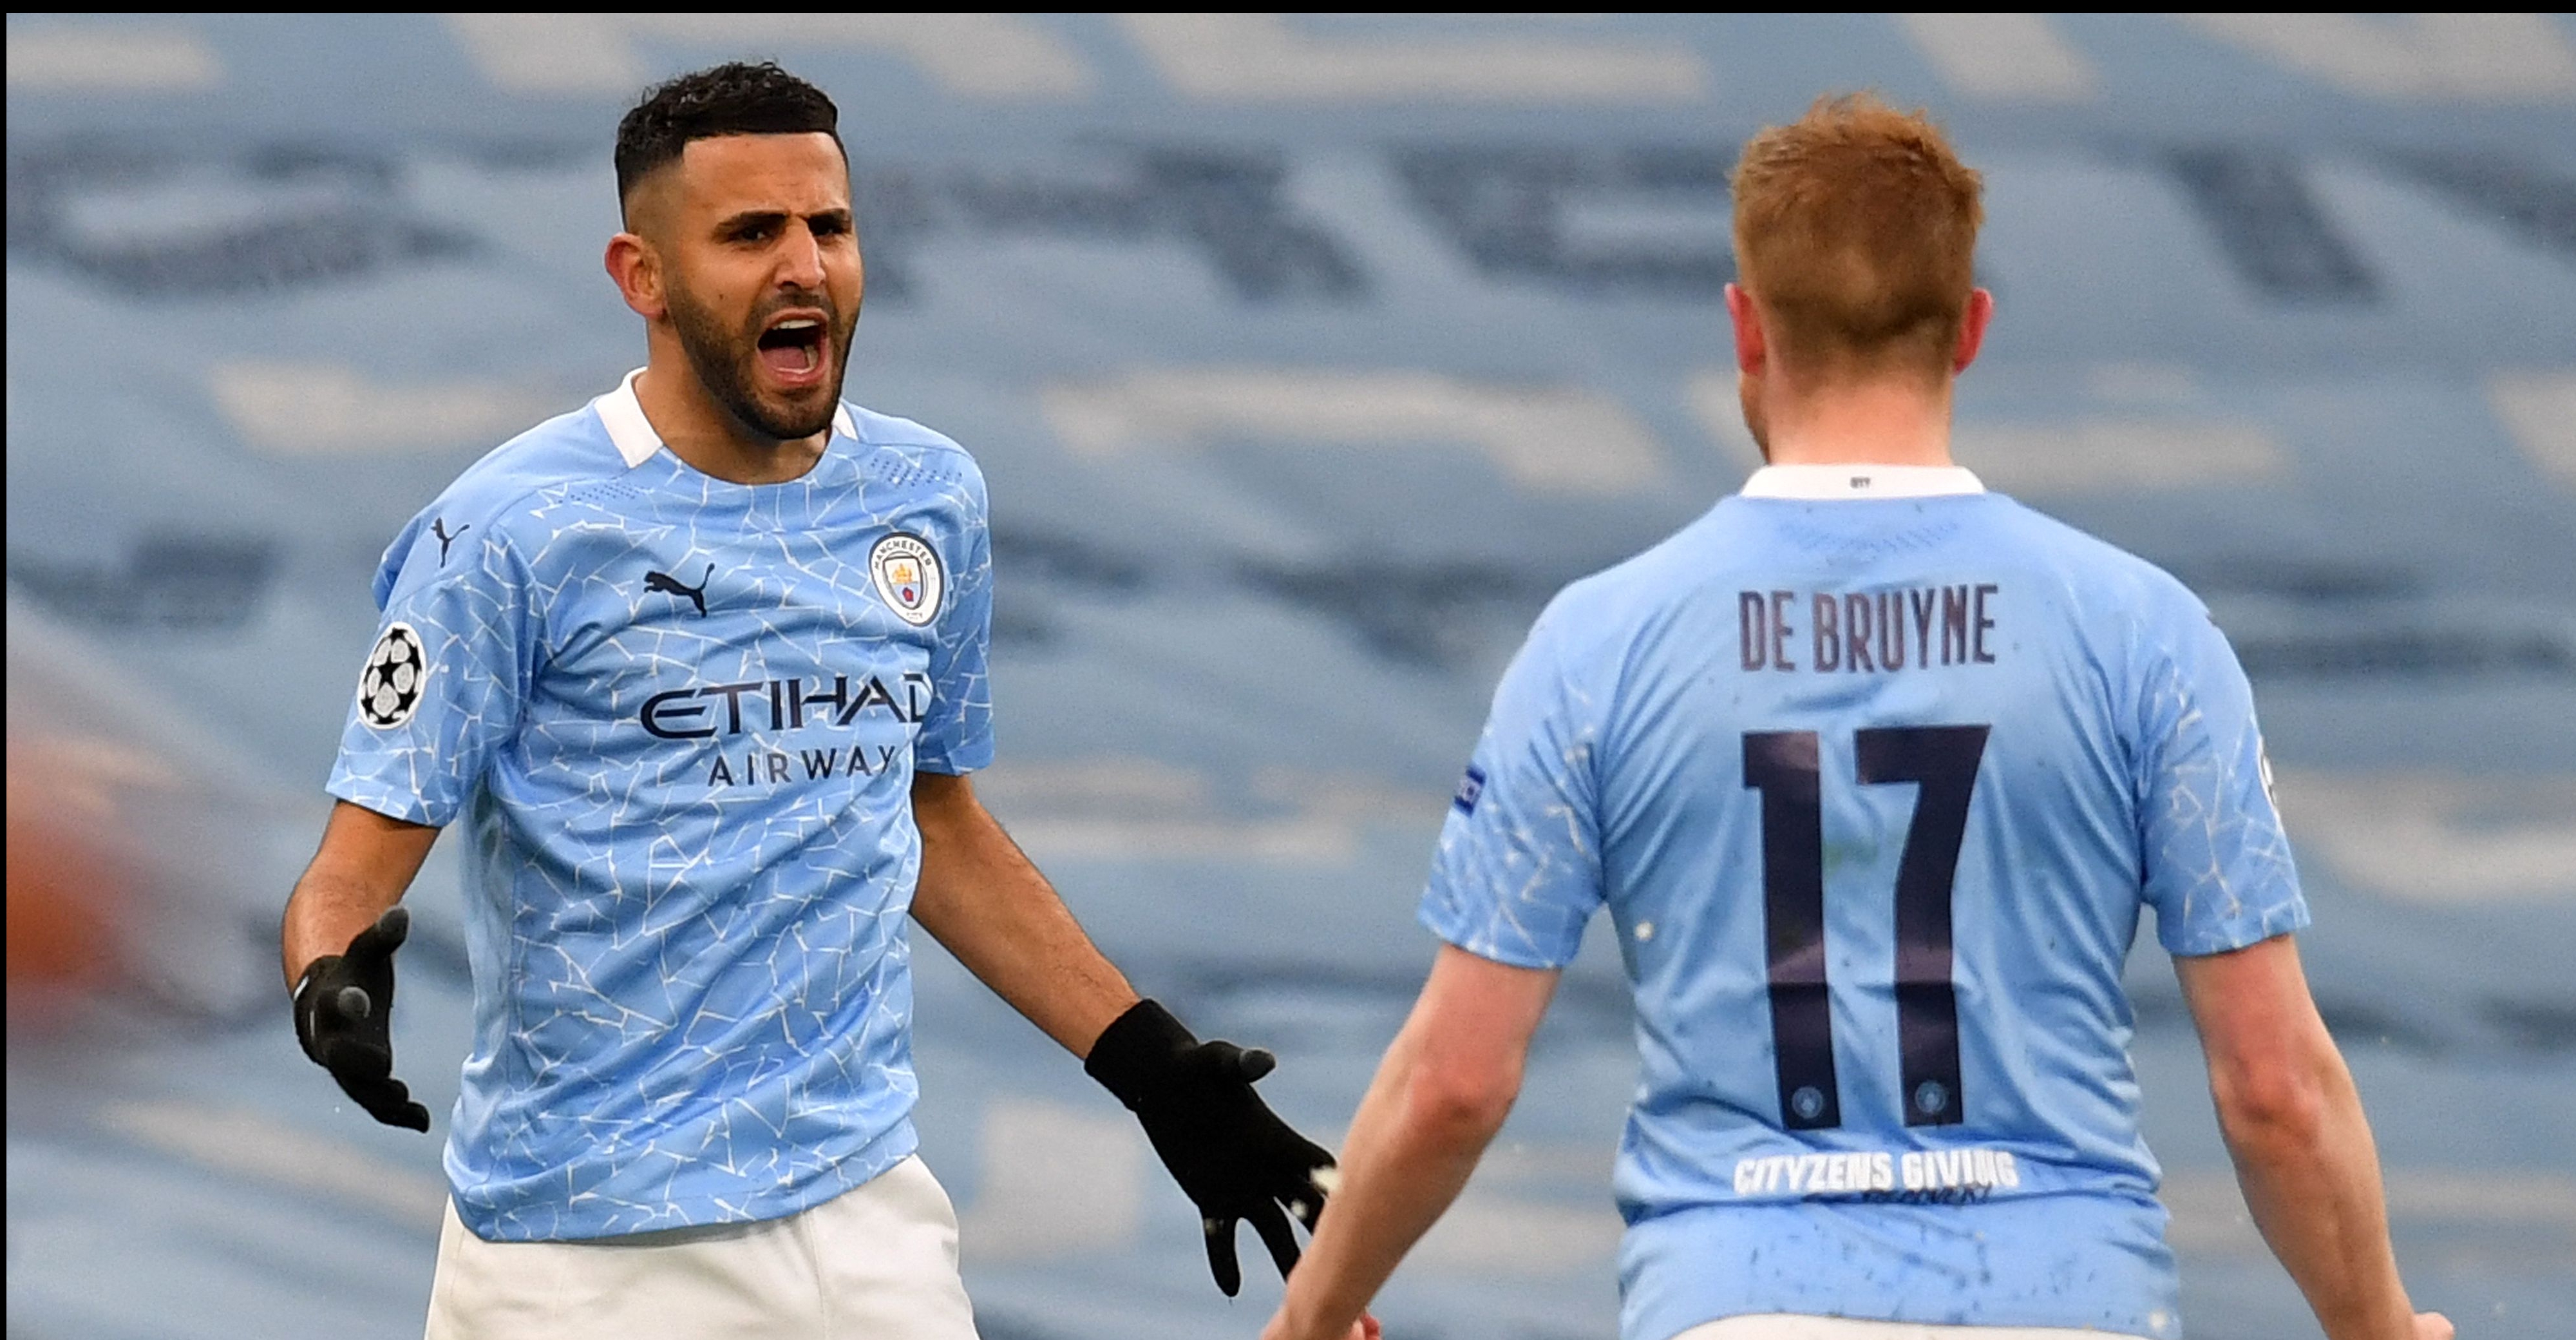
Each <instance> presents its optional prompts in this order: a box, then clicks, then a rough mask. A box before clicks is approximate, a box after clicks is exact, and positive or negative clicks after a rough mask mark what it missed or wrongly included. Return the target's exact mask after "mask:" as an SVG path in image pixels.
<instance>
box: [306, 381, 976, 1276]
mask: <svg viewBox="0 0 2576 1340" xmlns="http://www.w3.org/2000/svg"><path fill="white" fill-rule="evenodd" d="M376 599H377V603H378V604H379V605H380V606H381V607H382V608H383V611H384V619H383V628H382V631H381V633H380V635H379V637H378V639H377V642H376V646H375V650H374V651H373V652H372V653H371V654H370V655H369V657H368V660H367V665H366V668H365V671H364V673H363V674H362V675H361V677H360V682H359V688H358V701H357V703H356V704H355V705H354V707H353V708H352V709H351V712H350V717H349V724H348V728H347V731H346V733H345V734H344V736H343V737H342V741H341V747H340V756H339V762H338V766H337V767H336V768H335V769H334V770H333V772H332V774H331V780H330V791H331V793H332V794H333V795H336V796H339V797H341V798H342V799H345V800H348V801H351V802H353V803H356V804H359V805H363V806H365V807H367V808H369V809H372V810H376V811H378V812H381V813H384V814H388V815H391V816H393V817H395V818H398V819H406V820H410V821H412V822H415V823H424V824H438V825H444V824H446V823H448V822H449V821H450V820H453V819H455V818H457V817H458V816H459V815H463V816H464V817H465V820H466V824H465V827H466V830H467V838H468V840H469V841H470V842H471V843H472V850H471V853H470V856H469V862H470V869H471V875H470V887H469V889H468V893H467V905H468V915H467V931H468V951H469V954H470V957H471V959H472V965H473V973H474V996H475V1003H474V1041H473V1047H472V1051H471V1053H470V1054H469V1055H468V1057H467V1058H466V1062H465V1082H464V1091H463V1093H462V1094H461V1096H460V1097H459V1098H458V1099H457V1103H456V1108H455V1112H454V1114H453V1122H452V1126H451V1129H450V1132H449V1136H448V1142H447V1151H446V1163H447V1174H448V1178H449V1181H450V1183H451V1184H452V1186H453V1189H454V1192H455V1199H456V1207H457V1212H458V1215H459V1217H460V1218H462V1219H463V1221H464V1223H465V1225H466V1227H468V1228H469V1229H471V1230H472V1231H473V1232H474V1233H475V1234H477V1235H478V1236H481V1237H483V1238H487V1239H492V1240H500V1241H523V1240H556V1239H577V1238H595V1237H604V1236H610V1235H616V1234H623V1233H632V1232H637V1231H641V1230H647V1229H663V1228H674V1227H680V1226H684V1225H696V1224H713V1223H726V1222H734V1221H740V1220H752V1219H768V1218H776V1217H778V1216H782V1215H786V1214H790V1213H793V1212H795V1211H797V1210H799V1209H802V1208H804V1207H806V1206H808V1205H812V1204H815V1203H817V1202H820V1201H823V1200H827V1199H829V1198H831V1197H832V1196H835V1195H837V1194H839V1193H841V1192H843V1191H846V1190H849V1189H851V1188H853V1187H856V1186H859V1185H860V1184H862V1183H865V1182H866V1181H868V1180H869V1179H870V1178H873V1177H874V1176H876V1175H877V1174H878V1173H880V1172H882V1171H884V1170H885V1169H887V1168H889V1167H891V1166H893V1165H894V1164H895V1163H896V1162H897V1161H899V1160H900V1159H902V1158H903V1157H904V1156H905V1155H906V1154H908V1153H910V1152H912V1150H913V1147H914V1134H913V1129H912V1125H911V1111H912V1105H913V1100H914V1097H915V1095H916V1094H917V1092H918V1086H917V1085H916V1083H915V1081H914V1078H913V1071H912V1053H911V1014H912V987H911V970H910V958H909V950H908V948H907V943H906V939H905V933H904V926H903V921H904V916H905V914H906V912H907V910H908V909H909V908H910V906H911V901H912V893H913V886H914V881H915V878H916V876H917V875H918V873H919V870H920V838H919V834H918V831H917V830H916V829H915V827H914V824H913V819H912V808H911V785H912V777H913V774H914V772H915V770H916V769H928V770H930V771H933V772H943V773H962V772H966V771H970V770H972V769H975V768H980V767H982V766H984V765H985V764H987V763H989V762H990V761H991V758H992V749H993V746H992V735H991V719H990V718H991V712H990V702H989V694H988V690H987V683H986V678H985V643H986V639H987V632H988V628H989V625H990V622H991V561H990V549H989V545H988V541H987V536H986V530H985V500H984V483H983V477H982V475H981V474H980V473H979V472H978V471H977V469H976V467H975V463H974V461H973V460H972V459H970V458H969V457H968V456H967V454H966V453H965V451H964V450H962V449H961V448H959V447H958V446H957V444H955V443H954V442H951V441H949V440H948V439H947V438H944V437H942V436H940V435H939V434H937V433H934V432H931V431H929V430H928V429H925V428H923V427H921V426H920V425H918V424H914V423H910V422H907V421H905V420H902V419H896V418H889V417H887V416H884V415H880V414H873V413H870V412H868V411H866V410H863V409H860V408H857V407H856V406H849V405H844V406H843V407H842V408H841V410H840V412H839V413H838V415H837V416H836V417H835V419H834V422H833V428H832V433H831V440H830V444H829V446H828V447H827V448H826V450H825V451H824V453H823V456H822V459H821V460H820V461H819V462H818V463H817V464H816V465H815V466H814V468H813V469H812V470H811V471H810V472H808V473H807V474H806V475H805V476H804V477H803V478H801V479H798V480H795V481H793V482H790V483H784V484H765V485H741V484H732V483H727V482H725V481H722V480H718V479H714V478H711V477H709V476H707V475H704V474H701V473H699V472H698V471H697V470H695V469H692V468H691V467H690V466H689V465H687V464H686V463H684V462H682V461H681V460H680V459H679V458H678V457H677V456H675V455H673V454H672V453H671V452H670V451H669V450H667V449H665V448H664V447H663V446H662V443H661V441H660V439H659V438H658V437H657V436H656V435H655V434H654V431H653V428H652V426H651V424H650V423H648V422H647V421H646V420H645V417H644V413H643V410H642V408H641V407H640V406H639V405H638V404H637V402H636V399H635V394H634V378H633V376H629V377H628V378H627V380H626V382H625V384H623V385H621V386H620V387H619V388H618V389H617V390H616V391H615V392H612V393H611V394H609V395H605V396H602V397H600V398H599V399H598V400H595V401H593V402H592V403H591V404H590V405H589V406H588V407H586V408H584V409H582V410H580V411H579V412H577V413H573V414H567V415H564V416H562V417H560V418H556V419H552V420H549V421H548V422H546V423H543V424H541V425H539V426H537V427H536V428H534V429H531V430H530V431H529V432H527V433H525V434H522V435H521V436H520V437H518V438H517V439H515V440H513V441H511V442H509V443H508V444H506V445H504V446H502V447H501V448H500V449H499V450H497V451H494V452H493V453H492V454H490V455H489V456H486V457H484V458H483V460H482V461H481V462H479V463H478V464H476V465H475V466H473V467H472V468H471V469H469V470H467V471H466V472H465V474H464V475H463V476H462V477H460V478H459V479H458V480H457V481H456V482H455V483H454V484H453V485H451V486H449V488H448V489H447V491H446V492H445V493H443V494H441V495H440V496H439V498H438V500H437V501H435V502H433V503H431V504H430V506H429V507H428V508H427V509H425V510H423V511H422V512H421V513H420V515H419V516H418V517H417V518H415V519H414V520H413V522H412V524H411V525H410V526H409V527H408V528H406V529H405V530H404V531H403V533H402V534H401V536H400V537H398V538H397V539H396V540H395V541H394V543H393V545H392V547H391V548H390V549H388V550H387V551H386V553H385V559H384V564H383V567H382V569H381V570H380V571H379V572H378V574H377V577H376Z"/></svg>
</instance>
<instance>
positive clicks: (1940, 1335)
mask: <svg viewBox="0 0 2576 1340" xmlns="http://www.w3.org/2000/svg"><path fill="white" fill-rule="evenodd" d="M1673 1340H2134V1338H2133V1337H2127V1336H2115V1334H2114V1333H2113V1332H2110V1331H2068V1330H2060V1329H2057V1328H2055V1327H2046V1326H1920V1325H1916V1324H1914V1323H1911V1322H1901V1321H1854V1320H1852V1319H1851V1318H1849V1317H1798V1316H1791V1315H1790V1314H1788V1313H1785V1312H1771V1313H1765V1314H1763V1315H1761V1316H1758V1317H1728V1318H1725V1319H1724V1320H1721V1321H1712V1322H1708V1323H1706V1324H1705V1325H1700V1326H1694V1327H1692V1328H1690V1329H1689V1330H1687V1331H1684V1332H1682V1333H1681V1334H1680V1335H1677V1336H1674V1337H1673Z"/></svg>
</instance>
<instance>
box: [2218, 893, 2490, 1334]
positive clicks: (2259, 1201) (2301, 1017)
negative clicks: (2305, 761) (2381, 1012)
mask: <svg viewBox="0 0 2576 1340" xmlns="http://www.w3.org/2000/svg"><path fill="white" fill-rule="evenodd" d="M2174 973H2175V975H2176V976H2177V977H2179V978H2180V979H2181V981H2182V993H2183V1000H2184V1002H2185V1003H2186V1004H2188V1005H2189V1006H2190V1007H2191V1017H2192V1021H2193V1022H2194V1023H2195V1024H2197V1025H2199V1028H2200V1039H2201V1047H2202V1049H2203V1050H2204V1051H2205V1052H2207V1054H2208V1058H2209V1092H2210V1096H2211V1098H2213V1099H2214V1100H2215V1101H2216V1102H2217V1105H2218V1125H2219V1130H2220V1131H2221V1132H2222V1133H2223V1134H2224V1135H2225V1136H2226V1138H2227V1152H2228V1154H2229V1156H2230V1157H2232V1158H2233V1159H2234V1160H2235V1162H2236V1181H2237V1184H2238V1185H2239V1186H2241V1187H2243V1188H2244V1191H2245V1205H2246V1208H2247V1209H2249V1210H2251V1211H2253V1213H2254V1225H2255V1227H2256V1228H2259V1229H2261V1230H2262V1233H2263V1240H2264V1241H2265V1242H2266V1243H2268V1244H2270V1245H2271V1248H2272V1254H2273V1255H2274V1256H2277V1257H2279V1258H2280V1260H2281V1265H2282V1266H2283V1267H2284V1268H2286V1269H2287V1270H2288V1271H2289V1272H2290V1278H2291V1279H2293V1280H2295V1281H2297V1282H2298V1285H2299V1289H2300V1291H2301V1292H2302V1293H2305V1294H2306V1295H2307V1298H2308V1306H2309V1307H2311V1308H2313V1309H2315V1311H2316V1314H2317V1322H2318V1324H2319V1325H2321V1326H2322V1327H2324V1329H2325V1333H2326V1334H2327V1335H2328V1336H2330V1337H2332V1340H2448V1338H2449V1336H2450V1334H2451V1325H2450V1323H2449V1322H2448V1321H2447V1320H2444V1319H2443V1318H2442V1317H2441V1316H2440V1315H2439V1314H2437V1313H2426V1314H2423V1315H2421V1316H2418V1315H2416V1313H2415V1311H2414V1307H2413V1305H2412V1304H2411V1303H2409V1302H2408V1301H2407V1297H2406V1287H2405V1285H2403V1284H2401V1283H2399V1282H2398V1278H2397V1258H2396V1255H2395V1253H2394V1252H2393V1251H2392V1250H2391V1249H2390V1247H2389V1243H2388V1211H2387V1206H2386V1202H2385V1200H2384V1198H2383V1196H2382V1193H2381V1189H2380V1181H2379V1151H2378V1149H2377V1147H2376V1146H2375V1145H2373V1144H2372V1142H2371V1138H2370V1122H2369V1120H2368V1119H2367V1118H2366V1117H2364V1116H2363V1115H2362V1110H2361V1095H2360V1093H2359V1091H2358V1090H2356V1089H2354V1087H2353V1083H2352V1073H2351V1072H2350V1071H2349V1070H2347V1069H2345V1068H2344V1063H2343V1054H2342V1053H2341V1052H2339V1051H2337V1050H2336V1048H2335V1044H2334V1039H2333V1038H2332V1037H2331V1036H2329V1035H2328V1034H2327V1032H2326V1026H2325V1021H2324V1020H2322V1019H2320V1018H2319V1017H2318V1016H2317V1007H2316V1002H2315V1001H2314V1000H2313V999H2311V998H2310V996H2309V995H2308V980H2307V976H2306V974H2305V973H2303V972H2302V971H2300V968H2299V951H2298V947H2297V946H2296V944H2295V943H2293V941H2292V940H2291V938H2290V937H2289V936H2287V935H2276V936H2273V937H2272V938H2271V939H2268V940H2263V941H2260V942H2258V943H2255V944H2252V945H2248V946H2247V947H2245V948H2243V949H2238V950H2233V951H2230V952H2227V953H2222V954H2206V955H2198V956H2178V957H2176V958H2175V959H2174Z"/></svg>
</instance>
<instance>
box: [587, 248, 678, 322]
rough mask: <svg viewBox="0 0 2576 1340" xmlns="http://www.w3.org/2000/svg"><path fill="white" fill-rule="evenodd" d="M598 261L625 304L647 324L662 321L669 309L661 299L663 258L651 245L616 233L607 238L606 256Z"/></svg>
mask: <svg viewBox="0 0 2576 1340" xmlns="http://www.w3.org/2000/svg"><path fill="white" fill-rule="evenodd" d="M601 259H602V263H603V265H605V267H606V268H607V270H608V277H609V279H610V280H612V281H614V282H615V283H616V285H617V294H618V296H619V297H621V298H624V299H626V305H627V306H628V307H630V308H632V309H634V312H635V314H636V315H637V316H640V317H642V318H644V319H645V320H647V321H659V320H661V319H662V314H663V312H664V311H666V310H668V309H667V305H666V304H665V303H664V301H663V297H662V258H661V257H660V256H658V255H656V254H654V251H653V247H652V244H651V243H648V242H646V241H645V240H644V239H643V238H641V237H638V236H636V235H635V234H633V233H619V234H618V235H617V236H615V237H612V238H610V239H608V254H607V255H606V256H605V257H603V258H601Z"/></svg>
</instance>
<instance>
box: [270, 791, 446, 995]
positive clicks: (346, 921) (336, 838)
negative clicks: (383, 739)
mask: <svg viewBox="0 0 2576 1340" xmlns="http://www.w3.org/2000/svg"><path fill="white" fill-rule="evenodd" d="M437 841H438V830H437V829H435V828H431V827H429V826H427V825H425V824H414V823H405V822H403V821H402V820H400V819H388V818H386V817H385V816H384V815H381V814H378V813H376V812H375V811H374V810H371V809H368V808H367V807H365V806H363V805H352V804H350V803H349V802H347V801H345V800H343V801H341V802H339V803H338V804H336V805H333V806H332V807H331V819H330V822H329V823H327V824H325V825H324V826H323V829H322V847H321V850H319V851H316V852H314V853H313V861H312V864H310V865H307V866H306V867H304V877H303V878H302V879H299V880H297V881H295V892H294V894H293V895H291V896H290V897H289V898H288V899H287V900H286V925H285V928H284V933H283V935H282V936H281V937H280V938H281V940H282V942H283V943H282V944H281V946H280V951H281V953H282V955H283V958H284V961H285V968H286V985H287V988H288V989H289V990H292V989H294V986H295V983H296V982H297V980H298V979H300V978H302V977H303V976H304V969H305V968H306V966H307V965H309V964H311V963H312V962H313V960H315V959H317V958H320V957H322V956H323V955H325V954H337V953H339V952H340V951H341V950H342V949H344V948H346V947H347V946H348V943H349V942H350V941H351V940H353V939H356V938H357V935H358V932H360V931H362V930H365V929H366V928H367V927H369V926H372V925H374V924H375V921H376V918H378V917H381V916H383V915H384V914H385V911H386V909H388V908H390V907H392V906H393V905H394V904H395V903H397V902H400V901H402V896H403V891H404V890H405V889H408V888H410V887H411V881H412V877H413V876H415V875H418V874H419V873H420V864H421V862H423V861H425V860H428V859H429V848H430V845H431V844H432V843H435V842H437Z"/></svg>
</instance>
